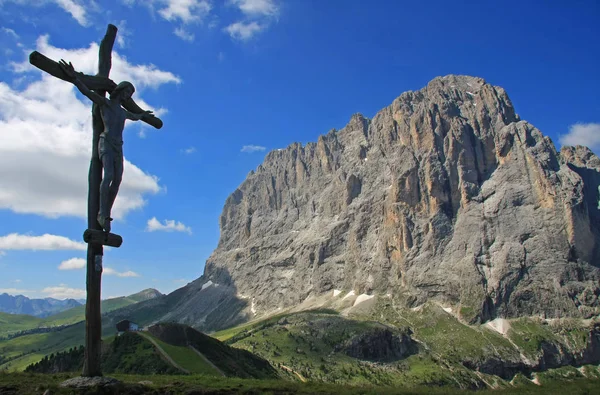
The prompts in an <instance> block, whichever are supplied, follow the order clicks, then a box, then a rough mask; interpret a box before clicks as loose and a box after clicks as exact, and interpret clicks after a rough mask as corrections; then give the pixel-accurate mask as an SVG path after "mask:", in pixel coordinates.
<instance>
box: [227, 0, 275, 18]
mask: <svg viewBox="0 0 600 395" xmlns="http://www.w3.org/2000/svg"><path fill="white" fill-rule="evenodd" d="M231 4H233V5H235V6H237V7H238V8H239V9H240V11H242V12H243V13H244V14H245V15H248V16H266V17H276V16H277V15H278V14H279V7H278V6H277V4H275V2H274V1H273V0H231Z"/></svg>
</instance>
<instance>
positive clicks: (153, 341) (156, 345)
mask: <svg viewBox="0 0 600 395" xmlns="http://www.w3.org/2000/svg"><path fill="white" fill-rule="evenodd" d="M136 333H137V334H138V335H140V336H141V337H143V338H144V339H146V340H148V341H149V342H150V343H152V344H153V345H154V347H156V349H157V350H158V352H159V353H160V355H162V356H163V357H164V358H165V359H166V360H167V361H168V362H169V363H170V364H171V365H173V367H174V368H175V369H179V370H181V371H182V372H184V373H187V374H190V371H189V370H187V369H184V368H182V367H181V366H179V364H178V363H177V362H175V361H174V360H173V358H171V356H170V355H169V354H167V353H166V351H165V350H163V348H162V347H161V346H160V345H159V344H158V343H157V342H156V341H155V340H154V339H153V338H152V337H151V336H148V335H147V334H145V333H142V332H136Z"/></svg>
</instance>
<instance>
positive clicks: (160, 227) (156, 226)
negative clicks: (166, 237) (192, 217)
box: [146, 217, 192, 234]
mask: <svg viewBox="0 0 600 395" xmlns="http://www.w3.org/2000/svg"><path fill="white" fill-rule="evenodd" d="M146 231H147V232H156V231H163V232H187V233H189V234H192V228H190V227H189V226H185V225H184V224H183V223H181V222H175V220H168V219H165V220H164V224H162V223H160V221H159V220H157V219H156V217H152V218H151V219H149V220H148V226H147V227H146Z"/></svg>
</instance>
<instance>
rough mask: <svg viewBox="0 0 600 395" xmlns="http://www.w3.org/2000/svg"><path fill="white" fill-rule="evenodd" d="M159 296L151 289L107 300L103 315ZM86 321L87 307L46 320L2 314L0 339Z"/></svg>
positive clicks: (77, 308) (103, 305)
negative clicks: (23, 332) (19, 333)
mask: <svg viewBox="0 0 600 395" xmlns="http://www.w3.org/2000/svg"><path fill="white" fill-rule="evenodd" d="M159 296H161V294H160V292H158V291H157V290H155V289H151V288H149V289H145V290H143V291H140V292H138V293H135V294H133V295H129V296H122V297H118V298H111V299H106V300H103V301H102V303H101V313H102V314H106V313H109V312H112V311H115V310H117V309H120V308H123V307H126V306H129V305H133V304H136V303H139V302H142V301H145V300H148V299H152V298H155V297H159ZM84 320H85V305H82V306H77V307H73V308H72V309H69V310H65V311H63V312H60V313H58V314H55V315H52V316H49V317H46V318H36V317H33V316H28V315H15V314H7V313H0V338H4V337H6V336H9V335H14V334H15V333H18V332H22V331H34V330H35V329H38V328H54V327H60V326H64V325H72V324H75V323H78V322H81V321H84Z"/></svg>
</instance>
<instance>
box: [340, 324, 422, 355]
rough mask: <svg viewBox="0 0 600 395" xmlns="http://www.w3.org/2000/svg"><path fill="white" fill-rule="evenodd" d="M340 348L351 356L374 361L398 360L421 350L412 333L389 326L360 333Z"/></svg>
mask: <svg viewBox="0 0 600 395" xmlns="http://www.w3.org/2000/svg"><path fill="white" fill-rule="evenodd" d="M338 348H339V350H340V351H342V352H344V353H345V354H346V355H348V356H349V357H352V358H356V359H360V360H365V361H373V362H392V361H398V360H400V359H403V358H406V357H407V356H409V355H412V354H416V353H417V352H418V351H419V349H418V346H417V343H416V342H415V341H414V340H413V339H411V337H410V333H400V334H399V333H395V332H394V331H392V330H391V329H387V328H385V329H384V328H376V329H372V330H370V331H366V332H363V333H360V334H358V335H356V336H354V337H352V338H351V339H348V340H347V341H346V342H344V343H343V344H342V345H341V346H340V347H338Z"/></svg>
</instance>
